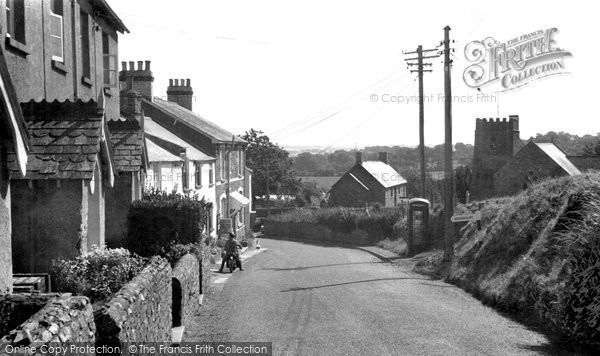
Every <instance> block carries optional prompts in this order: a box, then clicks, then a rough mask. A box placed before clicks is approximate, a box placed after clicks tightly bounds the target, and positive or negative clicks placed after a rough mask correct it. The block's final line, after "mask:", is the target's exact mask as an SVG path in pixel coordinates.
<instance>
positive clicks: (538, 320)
mask: <svg viewBox="0 0 600 356" xmlns="http://www.w3.org/2000/svg"><path fill="white" fill-rule="evenodd" d="M484 203H485V205H484V207H483V210H482V215H483V220H482V229H481V230H478V229H477V226H476V224H474V223H471V224H468V225H466V226H464V227H463V228H462V230H461V232H460V234H459V236H460V238H459V239H458V241H456V244H455V258H454V260H453V262H452V264H451V265H444V264H443V262H442V251H440V250H436V251H431V252H427V253H423V254H421V255H418V256H415V257H414V258H413V259H412V260H411V261H410V263H411V264H412V267H413V268H414V270H415V271H418V272H424V273H427V274H432V275H437V276H439V277H445V278H446V279H447V280H448V281H450V282H452V283H454V284H457V285H459V286H460V287H462V288H464V289H465V290H467V291H469V292H471V293H472V294H474V295H475V296H477V297H478V298H480V299H481V300H483V301H484V302H486V303H488V304H490V305H493V306H495V307H497V308H498V309H501V310H503V311H507V312H509V313H511V314H513V315H519V317H520V318H521V319H524V320H528V321H530V322H531V323H532V324H534V325H538V326H543V328H544V329H546V331H549V332H550V333H551V334H553V335H554V336H556V337H557V338H558V339H560V340H561V341H564V342H565V343H568V344H579V345H586V346H587V347H590V346H592V347H598V346H600V174H598V173H595V174H586V175H582V176H577V177H566V178H559V179H552V180H547V181H544V182H541V183H539V184H537V185H535V186H533V187H532V188H530V189H528V190H527V191H525V192H523V193H521V194H519V195H517V196H514V197H508V198H502V199H493V200H488V201H485V202H484ZM468 208H469V207H465V206H459V207H457V210H458V213H460V212H465V211H467V210H468Z"/></svg>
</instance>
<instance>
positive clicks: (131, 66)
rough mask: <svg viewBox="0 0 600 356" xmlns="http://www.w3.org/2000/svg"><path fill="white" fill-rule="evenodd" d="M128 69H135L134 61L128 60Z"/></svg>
mask: <svg viewBox="0 0 600 356" xmlns="http://www.w3.org/2000/svg"><path fill="white" fill-rule="evenodd" d="M129 70H135V63H134V62H133V61H129Z"/></svg>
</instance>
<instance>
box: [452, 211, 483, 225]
mask: <svg viewBox="0 0 600 356" xmlns="http://www.w3.org/2000/svg"><path fill="white" fill-rule="evenodd" d="M480 220H481V211H477V212H475V213H472V214H461V215H454V216H453V217H451V218H450V221H452V222H453V223H458V222H469V221H480Z"/></svg>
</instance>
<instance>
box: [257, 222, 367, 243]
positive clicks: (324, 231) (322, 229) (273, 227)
mask: <svg viewBox="0 0 600 356" xmlns="http://www.w3.org/2000/svg"><path fill="white" fill-rule="evenodd" d="M264 234H265V237H268V238H273V239H278V238H288V239H292V240H304V241H321V242H345V243H350V244H357V245H364V244H369V241H370V239H369V235H368V233H367V232H366V231H364V230H361V229H357V230H354V231H352V232H351V233H343V232H338V231H332V230H331V229H330V228H328V227H327V226H325V225H321V224H315V223H310V222H306V223H302V222H301V223H297V222H280V221H273V220H267V221H266V222H265V228H264Z"/></svg>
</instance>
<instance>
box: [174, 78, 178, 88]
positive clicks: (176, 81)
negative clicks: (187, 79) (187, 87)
mask: <svg viewBox="0 0 600 356" xmlns="http://www.w3.org/2000/svg"><path fill="white" fill-rule="evenodd" d="M174 86H176V87H178V86H179V79H175V85H174Z"/></svg>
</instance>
